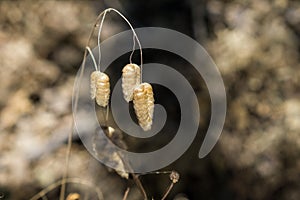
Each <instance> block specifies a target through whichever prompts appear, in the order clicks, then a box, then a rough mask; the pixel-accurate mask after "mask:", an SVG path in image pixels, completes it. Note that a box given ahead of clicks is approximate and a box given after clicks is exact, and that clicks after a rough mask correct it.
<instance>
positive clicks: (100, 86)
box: [91, 71, 110, 107]
mask: <svg viewBox="0 0 300 200" xmlns="http://www.w3.org/2000/svg"><path fill="white" fill-rule="evenodd" d="M109 95H110V84H109V77H108V76H107V75H106V74H105V73H103V72H100V71H94V72H93V73H92V74H91V98H92V99H94V98H96V102H97V104H98V105H99V106H103V107H105V106H107V104H108V100H109Z"/></svg>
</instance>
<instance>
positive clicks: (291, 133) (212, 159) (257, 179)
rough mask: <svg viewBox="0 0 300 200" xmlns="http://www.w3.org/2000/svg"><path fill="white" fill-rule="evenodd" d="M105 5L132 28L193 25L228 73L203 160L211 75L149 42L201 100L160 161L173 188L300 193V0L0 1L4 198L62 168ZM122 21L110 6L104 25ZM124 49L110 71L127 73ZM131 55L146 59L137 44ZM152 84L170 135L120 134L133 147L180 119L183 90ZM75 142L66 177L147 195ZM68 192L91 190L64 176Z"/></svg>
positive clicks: (201, 193)
mask: <svg viewBox="0 0 300 200" xmlns="http://www.w3.org/2000/svg"><path fill="white" fill-rule="evenodd" d="M108 7H114V8H116V9H118V10H119V11H120V12H122V13H123V14H124V15H125V16H126V17H127V18H128V19H129V21H130V22H131V23H132V25H133V27H135V28H138V27H147V26H154V27H156V26H157V27H165V28H170V29H174V30H176V31H180V32H182V33H184V34H187V35H188V36H190V37H192V38H193V39H195V40H196V41H198V42H199V43H200V44H201V45H202V46H204V47H205V49H206V50H207V52H208V53H209V54H210V55H211V57H212V58H213V59H214V61H215V63H216V65H217V66H218V68H219V70H220V73H221V74H222V77H223V80H224V84H225V87H226V92H227V102H228V103H227V109H228V110H227V117H226V122H225V126H224V130H223V132H222V135H221V138H220V140H219V141H218V143H217V145H216V146H215V148H214V149H213V151H212V152H211V153H210V154H209V155H208V156H207V157H206V158H204V159H201V160H200V159H198V157H197V155H198V151H199V148H200V146H201V143H202V139H203V137H204V136H205V135H204V134H205V131H206V129H207V126H208V123H209V119H210V99H209V95H208V91H207V88H206V86H205V83H204V82H203V81H202V84H201V85H197V84H196V82H198V81H199V80H200V81H201V80H202V79H201V77H200V76H199V75H197V74H196V73H195V71H194V70H193V69H192V67H191V66H190V65H189V64H188V63H187V62H186V61H184V60H183V59H181V58H178V57H177V56H176V55H173V54H171V53H168V52H163V51H157V50H153V49H146V50H144V52H143V53H144V62H145V63H150V62H158V63H162V64H166V65H169V66H172V67H174V68H175V69H177V70H178V71H179V72H180V73H182V74H183V75H184V76H185V77H186V78H187V79H188V80H189V82H190V83H191V85H192V87H193V88H194V90H195V91H196V93H197V97H198V99H199V107H200V109H201V121H200V128H199V133H198V135H197V138H196V139H195V141H194V143H193V144H192V146H191V147H190V148H189V149H188V151H187V152H186V153H185V154H184V155H183V156H182V157H181V158H180V159H178V160H177V161H176V162H174V163H173V164H172V165H170V166H167V167H166V168H165V169H162V171H163V170H177V171H178V172H179V173H180V175H181V179H180V181H179V183H177V184H176V185H175V187H174V189H173V190H172V191H171V194H170V196H169V197H168V198H169V199H184V198H188V199H208V200H209V199H220V200H221V199H222V200H224V199H239V200H243V199H255V200H259V199H275V200H276V199H278V200H279V199H280V200H298V199H300V182H299V180H300V135H299V130H300V100H299V97H300V95H299V94H300V93H299V92H300V70H299V69H300V64H299V61H300V28H299V27H300V3H299V2H298V1H288V0H275V1H271V0H269V1H260V0H254V1H250V0H246V1H225V0H224V1H216V0H212V1H196V0H195V1H193V0H188V1H179V0H172V1H171V0H160V1H138V0H130V1H129V0H124V1H117V0H113V1H1V2H0V69H1V70H0V80H1V84H0V199H29V198H30V197H32V196H33V195H34V194H35V193H37V192H38V191H40V190H41V189H43V188H45V187H47V186H48V185H49V184H51V183H53V182H55V181H57V180H59V179H60V178H61V176H62V173H63V169H64V164H65V152H66V142H67V137H68V132H69V131H70V127H71V120H72V109H71V99H72V92H73V83H74V79H75V75H76V73H77V70H78V68H79V67H80V65H81V62H82V58H83V52H84V48H85V45H86V42H87V39H88V34H89V32H90V30H91V28H92V26H93V24H94V20H95V19H96V17H97V15H98V14H99V13H100V12H101V11H103V10H104V9H105V8H108ZM127 29H128V27H127V25H126V24H125V22H124V21H123V20H122V19H121V18H120V17H119V16H117V15H115V14H109V15H108V16H107V19H106V21H105V24H104V27H103V32H102V37H103V39H105V38H108V37H109V36H111V35H113V34H116V33H118V32H120V31H123V30H127ZM174 42H176V41H174ZM94 45H96V43H95V40H94ZM128 55H129V54H128ZM128 55H127V54H126V55H124V56H122V57H121V58H120V59H118V60H117V61H116V62H114V63H113V65H114V66H111V67H110V68H109V69H108V70H107V71H108V73H109V74H112V75H111V79H112V80H116V79H117V78H118V77H119V76H120V71H121V69H122V67H123V65H124V64H126V62H128ZM133 59H134V61H136V62H139V57H138V54H137V53H136V54H135V55H134V58H133ZM154 90H155V91H156V94H160V95H159V97H157V98H156V99H157V101H158V102H160V103H161V104H163V105H165V106H167V110H168V111H169V113H170V116H172V117H171V118H170V119H169V123H168V124H167V126H166V127H165V128H164V131H165V132H164V133H165V136H163V138H156V139H155V138H154V140H153V141H152V140H151V142H150V141H147V140H146V141H142V142H141V141H137V140H135V139H133V138H128V137H126V136H124V138H123V139H124V141H125V142H126V144H127V146H128V148H129V149H131V150H135V151H141V152H142V151H149V150H155V149H157V148H160V147H161V146H163V145H164V144H166V142H168V141H170V140H171V139H172V137H173V135H172V134H174V131H176V128H177V126H178V123H179V120H180V113H179V112H180V109H178V102H177V100H175V99H174V96H173V94H172V93H171V92H170V91H168V90H167V89H166V88H164V87H160V86H158V85H155V86H154ZM100 112H101V111H100ZM110 123H111V124H113V121H110ZM115 128H116V129H117V127H115ZM161 135H162V134H161ZM73 142H74V143H73V144H74V145H73V148H72V154H71V160H70V162H71V164H70V169H69V174H70V176H71V177H79V178H81V179H82V180H89V181H91V182H93V183H95V184H96V185H97V187H99V188H100V189H101V191H102V192H103V195H104V197H105V199H122V196H123V194H124V191H125V189H126V187H131V191H130V193H129V197H128V199H129V200H131V199H141V194H140V193H139V191H138V189H137V187H136V186H135V185H134V183H133V181H132V180H126V179H123V178H121V177H120V176H118V174H117V173H115V172H114V171H111V170H108V169H107V168H106V167H104V166H103V165H101V164H99V163H98V162H97V161H96V160H94V159H93V158H92V157H91V155H90V154H88V153H87V152H86V150H85V148H84V147H83V145H82V144H81V142H80V140H79V139H78V138H77V137H76V136H75V137H74V141H73ZM141 181H142V183H143V185H144V187H145V189H146V192H147V194H148V197H149V198H150V197H154V198H155V199H160V197H161V196H162V194H163V193H164V191H165V190H166V188H167V186H168V184H169V182H170V181H169V178H168V176H167V175H163V174H161V175H150V174H148V175H145V176H142V177H141ZM73 192H77V193H80V194H81V196H82V198H83V199H84V198H87V199H96V198H95V192H94V190H92V189H91V188H88V187H86V186H82V185H78V184H70V185H68V190H67V194H69V193H73ZM1 194H2V196H3V198H1ZM58 194H59V189H56V190H53V191H52V192H51V193H49V195H48V198H49V199H57V198H58Z"/></svg>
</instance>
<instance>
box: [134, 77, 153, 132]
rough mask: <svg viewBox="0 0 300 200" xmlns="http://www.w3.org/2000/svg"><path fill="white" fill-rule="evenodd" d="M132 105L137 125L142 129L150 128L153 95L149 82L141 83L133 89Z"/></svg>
mask: <svg viewBox="0 0 300 200" xmlns="http://www.w3.org/2000/svg"><path fill="white" fill-rule="evenodd" d="M133 107H134V111H135V114H136V116H137V119H138V122H139V125H140V126H141V127H142V129H143V130H144V131H148V130H150V129H151V125H152V119H153V111H154V97H153V90H152V86H151V85H150V84H149V83H142V84H140V85H139V86H137V87H136V88H135V89H134V91H133Z"/></svg>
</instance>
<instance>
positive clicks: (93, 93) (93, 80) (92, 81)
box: [90, 71, 101, 99]
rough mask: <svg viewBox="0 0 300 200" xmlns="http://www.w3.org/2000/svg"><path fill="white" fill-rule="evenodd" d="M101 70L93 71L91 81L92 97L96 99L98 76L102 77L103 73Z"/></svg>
mask: <svg viewBox="0 0 300 200" xmlns="http://www.w3.org/2000/svg"><path fill="white" fill-rule="evenodd" d="M100 74H101V72H100V71H94V72H93V73H91V77H90V78H91V81H90V87H91V88H90V89H91V91H90V92H91V99H95V98H96V78H97V77H100V76H101V75H100Z"/></svg>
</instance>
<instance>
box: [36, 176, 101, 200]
mask: <svg viewBox="0 0 300 200" xmlns="http://www.w3.org/2000/svg"><path fill="white" fill-rule="evenodd" d="M66 183H74V184H81V185H85V186H88V187H90V188H92V189H94V190H95V192H96V193H97V198H98V199H99V200H103V199H104V198H103V194H102V192H101V190H100V189H99V188H97V187H96V186H95V185H93V184H92V183H90V182H88V181H84V180H82V179H79V178H65V179H64V184H66ZM61 184H62V181H61V180H59V181H57V182H55V183H53V184H51V185H49V186H48V187H46V188H45V189H43V190H42V191H40V192H39V193H37V194H36V195H35V196H33V197H32V198H31V199H30V200H38V199H40V198H42V199H43V197H45V195H46V194H47V193H48V192H50V191H51V190H53V189H55V188H56V187H58V186H60V185H61Z"/></svg>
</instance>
